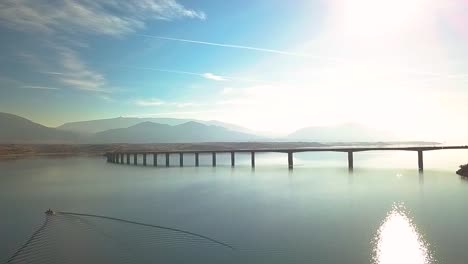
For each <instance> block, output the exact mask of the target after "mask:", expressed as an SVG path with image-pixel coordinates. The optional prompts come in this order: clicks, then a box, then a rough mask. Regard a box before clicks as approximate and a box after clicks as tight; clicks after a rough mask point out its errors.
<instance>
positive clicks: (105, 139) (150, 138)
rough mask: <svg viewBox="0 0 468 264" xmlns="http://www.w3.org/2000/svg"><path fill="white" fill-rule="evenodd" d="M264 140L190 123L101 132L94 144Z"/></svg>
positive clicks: (95, 136) (141, 124)
mask: <svg viewBox="0 0 468 264" xmlns="http://www.w3.org/2000/svg"><path fill="white" fill-rule="evenodd" d="M255 140H261V138H260V137H258V136H255V135H251V134H247V133H242V132H237V131H232V130H229V129H226V128H223V127H219V126H210V125H205V124H202V123H199V122H194V121H189V122H186V123H183V124H179V125H175V126H170V125H166V124H159V123H154V122H143V123H139V124H136V125H134V126H131V127H128V128H117V129H110V130H107V131H103V132H98V133H96V134H95V135H94V137H93V139H92V141H93V142H99V143H181V142H187V143H188V142H223V141H224V142H226V141H228V142H240V141H255Z"/></svg>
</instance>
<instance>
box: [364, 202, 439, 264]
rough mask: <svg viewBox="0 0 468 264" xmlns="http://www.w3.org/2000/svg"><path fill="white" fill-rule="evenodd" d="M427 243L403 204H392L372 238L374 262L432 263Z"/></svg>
mask: <svg viewBox="0 0 468 264" xmlns="http://www.w3.org/2000/svg"><path fill="white" fill-rule="evenodd" d="M434 262H435V261H434V259H433V256H432V253H431V252H430V250H429V244H428V243H427V242H426V241H424V239H423V237H422V236H421V235H420V234H419V233H418V230H417V228H416V226H415V225H414V224H413V222H412V221H411V219H410V217H408V215H407V210H406V208H405V207H404V205H403V204H394V205H393V207H392V210H391V211H390V212H389V213H388V214H387V216H386V217H385V219H384V220H383V222H382V224H381V225H380V227H379V229H378V230H377V234H376V235H375V237H374V240H373V255H372V263H374V264H396V263H398V264H405V263H411V264H430V263H434Z"/></svg>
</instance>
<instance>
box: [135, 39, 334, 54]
mask: <svg viewBox="0 0 468 264" xmlns="http://www.w3.org/2000/svg"><path fill="white" fill-rule="evenodd" d="M136 35H137V36H141V37H146V38H156V39H164V40H171V41H179V42H187V43H194V44H202V45H210V46H218V47H226V48H234V49H245V50H253V51H261V52H268V53H275V54H281V55H287V56H294V57H303V58H314V59H320V60H331V61H338V59H336V58H328V57H322V56H315V55H311V54H307V53H299V52H290V51H284V50H275V49H265V48H258V47H251V46H243V45H233V44H224V43H216V42H208V41H198V40H191V39H181V38H169V37H161V36H152V35H146V34H136Z"/></svg>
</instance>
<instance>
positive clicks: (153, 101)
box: [135, 98, 201, 108]
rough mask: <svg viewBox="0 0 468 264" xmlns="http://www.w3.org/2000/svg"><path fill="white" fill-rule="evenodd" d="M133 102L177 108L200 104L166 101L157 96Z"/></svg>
mask: <svg viewBox="0 0 468 264" xmlns="http://www.w3.org/2000/svg"><path fill="white" fill-rule="evenodd" d="M135 104H136V105H139V106H172V107H177V108H185V107H192V106H200V105H201V104H197V103H193V102H166V101H163V100H160V99H157V98H152V99H140V100H136V101H135Z"/></svg>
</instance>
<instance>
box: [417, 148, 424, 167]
mask: <svg viewBox="0 0 468 264" xmlns="http://www.w3.org/2000/svg"><path fill="white" fill-rule="evenodd" d="M418 169H419V171H423V170H424V161H423V151H422V150H418Z"/></svg>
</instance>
